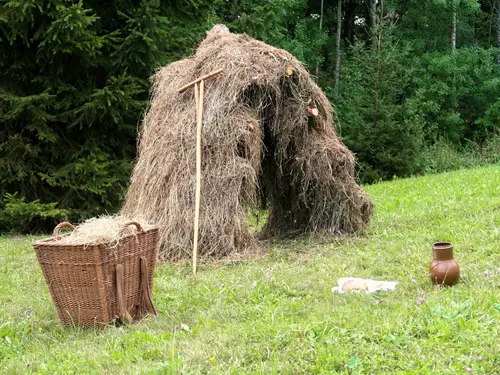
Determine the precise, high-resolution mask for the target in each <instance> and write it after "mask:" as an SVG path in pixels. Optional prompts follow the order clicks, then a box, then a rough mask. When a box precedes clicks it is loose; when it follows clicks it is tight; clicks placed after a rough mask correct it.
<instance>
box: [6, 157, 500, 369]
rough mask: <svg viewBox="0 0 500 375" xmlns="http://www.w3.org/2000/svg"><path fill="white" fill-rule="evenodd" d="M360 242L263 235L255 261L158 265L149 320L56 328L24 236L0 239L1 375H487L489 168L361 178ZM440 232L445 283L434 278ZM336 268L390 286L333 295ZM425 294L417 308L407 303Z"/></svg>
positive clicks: (491, 238)
mask: <svg viewBox="0 0 500 375" xmlns="http://www.w3.org/2000/svg"><path fill="white" fill-rule="evenodd" d="M366 190H367V192H368V193H369V194H370V196H371V197H372V198H373V199H374V203H375V217H374V221H373V225H372V229H371V231H370V232H369V233H367V234H366V235H364V236H363V237H360V238H350V239H339V240H338V241H336V242H334V243H331V242H327V241H325V240H323V241H321V240H317V239H316V240H314V241H312V240H311V241H307V240H300V241H299V240H297V241H290V240H287V241H275V242H274V243H272V244H270V246H271V247H272V249H271V251H270V253H269V254H268V255H267V256H266V257H265V258H264V259H262V260H256V261H248V262H240V263H231V264H230V263H229V262H220V263H214V264H209V265H202V266H201V267H200V268H199V274H198V278H197V280H196V281H195V280H194V279H193V278H192V277H191V275H190V266H189V265H188V264H185V265H176V266H169V265H164V266H161V267H159V268H158V269H157V272H156V278H155V284H154V291H153V298H154V301H155V304H156V307H157V309H158V311H159V317H158V319H156V320H147V321H146V322H143V323H140V324H136V325H133V326H128V327H123V328H118V329H117V328H112V327H110V328H107V329H105V330H103V331H92V330H90V331H84V330H79V329H62V328H61V327H60V326H59V325H58V321H57V315H56V312H55V308H54V307H53V305H52V302H51V300H50V295H49V293H48V290H47V287H46V285H45V281H44V280H43V276H42V273H41V270H40V269H39V266H38V264H37V262H36V258H35V255H34V252H33V250H32V248H31V245H30V241H31V239H26V238H23V237H16V238H12V237H10V238H9V237H3V238H0V260H1V262H0V277H1V279H2V283H1V284H2V293H0V368H2V369H3V372H2V373H4V374H18V373H21V374H25V373H28V374H29V373H36V374H104V373H105V374H199V373H207V374H224V373H227V374H237V373H245V374H250V373H251V374H275V373H276V374H277V373H280V374H313V373H314V374H316V373H317V374H332V373H344V374H381V373H385V374H397V373H401V374H460V373H466V372H467V371H468V369H470V370H471V372H472V373H477V374H490V375H491V374H500V358H499V356H498V353H500V341H499V340H498V337H500V328H499V327H500V297H499V296H500V250H499V243H500V241H499V240H500V169H499V166H498V165H494V166H488V167H484V168H478V169H474V170H461V171H457V172H452V173H445V174H439V175H430V176H424V177H418V178H411V179H401V180H394V181H390V182H384V183H380V184H375V185H371V186H366ZM436 241H450V242H452V243H453V244H454V247H455V257H456V259H457V261H458V263H459V265H460V267H461V271H462V280H461V282H460V283H459V284H458V285H456V286H455V287H451V288H437V287H433V286H432V285H431V283H430V281H429V279H428V276H427V272H428V267H429V264H430V262H431V260H432V243H433V242H436ZM343 276H360V277H367V278H376V279H381V280H394V281H398V282H399V283H400V284H399V285H398V288H397V289H396V290H395V291H393V292H387V293H381V294H376V295H364V294H343V295H339V294H334V293H332V292H331V291H330V289H331V288H332V287H333V286H334V285H336V282H337V279H338V278H339V277H343ZM423 296H425V301H423V303H420V304H419V303H418V302H419V300H423V298H422V297H423Z"/></svg>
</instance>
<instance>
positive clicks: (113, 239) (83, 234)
mask: <svg viewBox="0 0 500 375" xmlns="http://www.w3.org/2000/svg"><path fill="white" fill-rule="evenodd" d="M130 222H137V223H139V224H140V226H141V227H142V229H143V230H145V231H147V230H149V229H152V228H154V226H153V225H151V224H149V223H148V222H147V221H146V220H144V219H143V218H141V217H136V218H128V217H125V216H121V215H106V216H101V217H98V218H91V219H88V220H86V221H85V222H83V223H81V224H80V225H78V226H77V227H76V228H75V230H73V231H72V232H71V233H69V234H66V235H62V236H58V237H55V238H54V241H57V243H58V244H60V245H86V246H92V245H102V244H108V246H109V247H110V248H113V247H117V246H118V245H119V244H120V241H121V240H122V239H123V238H125V237H128V236H130V235H134V236H136V235H137V233H138V228H137V226H135V225H133V224H130V225H126V224H127V223H130Z"/></svg>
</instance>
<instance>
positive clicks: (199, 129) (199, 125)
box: [193, 80, 205, 275]
mask: <svg viewBox="0 0 500 375" xmlns="http://www.w3.org/2000/svg"><path fill="white" fill-rule="evenodd" d="M204 89H205V81H204V80H201V81H200V87H199V88H198V83H195V84H194V93H195V97H196V198H195V199H196V202H195V208H194V240H193V275H196V263H197V258H198V230H199V223H200V200H201V146H202V145H201V139H202V134H203V95H204Z"/></svg>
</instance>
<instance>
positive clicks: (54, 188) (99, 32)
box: [0, 0, 213, 232]
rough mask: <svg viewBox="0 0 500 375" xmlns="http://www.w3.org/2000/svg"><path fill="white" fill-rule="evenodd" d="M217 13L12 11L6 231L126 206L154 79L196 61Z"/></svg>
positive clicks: (56, 6) (5, 35)
mask: <svg viewBox="0 0 500 375" xmlns="http://www.w3.org/2000/svg"><path fill="white" fill-rule="evenodd" d="M187 3H189V4H190V5H191V6H190V7H188V8H187V9H189V12H188V11H186V6H185V5H186V4H187ZM212 7H213V4H211V3H210V2H208V1H201V0H185V1H183V0H177V1H175V2H163V3H162V2H160V1H159V0H136V1H125V0H114V1H106V2H101V1H97V0H89V1H65V0H7V1H3V2H2V3H1V4H0V77H1V78H0V232H1V231H5V230H11V229H16V230H22V231H25V230H28V229H29V230H33V229H36V230H40V229H47V227H48V226H51V225H53V223H54V222H55V221H56V220H60V219H61V218H62V217H67V218H68V219H70V220H73V221H80V220H82V219H84V218H86V217H88V216H92V215H97V214H100V213H103V212H105V211H114V210H116V209H117V208H118V206H119V203H120V200H121V198H122V195H123V192H124V189H125V187H126V184H127V182H128V177H129V172H130V169H131V160H132V159H133V158H134V157H135V144H136V130H137V125H138V122H139V120H140V118H141V116H142V114H143V111H144V108H145V105H146V101H147V98H148V90H149V87H148V77H149V76H150V75H151V74H152V72H153V71H154V69H155V68H156V67H158V66H161V65H164V64H166V63H167V62H169V61H171V60H172V59H176V58H179V57H181V56H183V55H186V54H187V53H189V52H190V48H192V47H193V46H194V45H195V41H196V40H199V39H200V37H201V33H202V31H201V30H202V29H204V28H205V27H204V25H203V24H200V22H199V20H200V19H205V18H206V17H205V15H206V14H208V13H210V12H211V9H212Z"/></svg>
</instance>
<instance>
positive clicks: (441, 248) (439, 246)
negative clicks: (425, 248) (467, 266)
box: [429, 242, 460, 286]
mask: <svg viewBox="0 0 500 375" xmlns="http://www.w3.org/2000/svg"><path fill="white" fill-rule="evenodd" d="M432 253H433V259H432V263H431V266H430V268H429V276H430V278H431V280H432V282H433V283H434V284H439V285H448V286H452V285H455V284H456V283H457V281H458V279H459V278H460V268H458V264H457V262H456V261H455V259H454V258H453V245H452V244H451V243H449V242H436V243H435V244H434V245H432Z"/></svg>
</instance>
